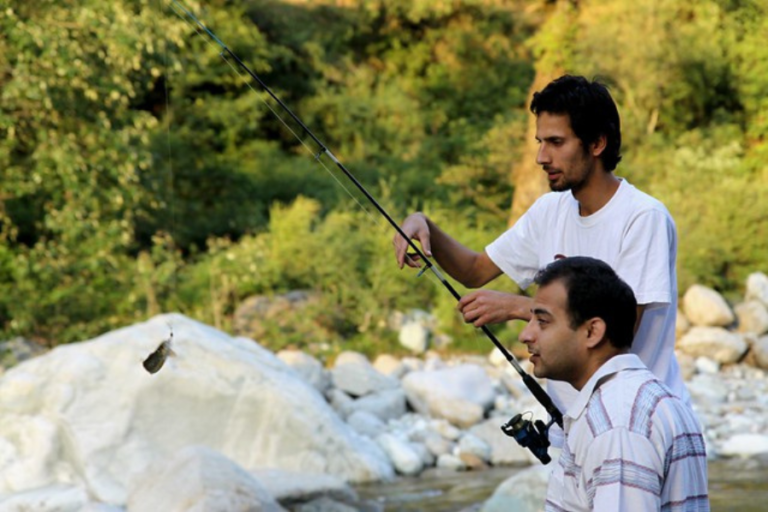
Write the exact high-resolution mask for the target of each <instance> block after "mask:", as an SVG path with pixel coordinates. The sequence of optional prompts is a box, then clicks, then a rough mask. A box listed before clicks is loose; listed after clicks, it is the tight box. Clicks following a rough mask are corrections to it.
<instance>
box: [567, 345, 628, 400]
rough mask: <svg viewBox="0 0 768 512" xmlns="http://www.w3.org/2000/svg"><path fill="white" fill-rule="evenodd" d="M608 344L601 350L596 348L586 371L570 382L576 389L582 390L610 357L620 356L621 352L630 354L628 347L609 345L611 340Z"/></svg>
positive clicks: (586, 366)
mask: <svg viewBox="0 0 768 512" xmlns="http://www.w3.org/2000/svg"><path fill="white" fill-rule="evenodd" d="M605 344H606V346H605V347H603V348H602V349H601V350H596V351H595V352H593V354H592V357H590V359H589V361H588V362H587V364H586V365H585V371H584V372H582V374H581V376H580V378H578V379H577V380H574V381H572V382H570V384H571V386H573V387H574V389H576V391H581V390H582V388H584V386H585V385H586V384H587V382H589V379H591V378H592V376H593V375H594V374H595V372H597V370H599V369H600V367H601V366H603V365H604V364H605V363H607V362H608V360H609V359H611V358H612V357H614V356H619V355H621V354H628V353H629V350H627V349H618V348H616V347H614V346H613V345H610V346H608V345H609V342H607V341H606V342H605Z"/></svg>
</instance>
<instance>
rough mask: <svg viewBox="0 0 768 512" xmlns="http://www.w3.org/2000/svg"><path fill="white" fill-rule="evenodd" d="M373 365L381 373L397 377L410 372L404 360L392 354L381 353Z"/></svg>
mask: <svg viewBox="0 0 768 512" xmlns="http://www.w3.org/2000/svg"><path fill="white" fill-rule="evenodd" d="M373 367H374V368H375V369H376V370H377V371H378V372H380V373H382V374H384V375H387V376H389V377H394V378H396V379H399V378H401V377H402V376H403V375H405V374H406V373H407V372H408V368H407V367H406V366H405V364H403V362H402V361H401V360H400V359H398V358H396V357H395V356H393V355H390V354H380V355H378V356H376V359H374V361H373Z"/></svg>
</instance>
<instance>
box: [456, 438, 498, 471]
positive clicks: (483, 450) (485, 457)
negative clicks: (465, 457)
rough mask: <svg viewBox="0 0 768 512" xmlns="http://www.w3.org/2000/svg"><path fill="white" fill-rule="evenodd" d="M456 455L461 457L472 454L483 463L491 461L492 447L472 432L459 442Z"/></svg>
mask: <svg viewBox="0 0 768 512" xmlns="http://www.w3.org/2000/svg"><path fill="white" fill-rule="evenodd" d="M456 453H457V454H458V455H459V456H460V457H461V455H462V454H471V455H474V456H475V457H477V458H479V459H480V460H482V461H483V462H489V461H490V460H491V446H490V445H489V444H488V443H486V442H485V441H484V440H483V439H481V438H480V437H478V436H476V435H474V434H472V433H471V432H467V433H465V434H464V435H463V436H461V437H460V438H459V442H458V443H457V445H456ZM468 465H469V464H468Z"/></svg>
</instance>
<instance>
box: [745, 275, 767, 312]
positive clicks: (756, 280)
mask: <svg viewBox="0 0 768 512" xmlns="http://www.w3.org/2000/svg"><path fill="white" fill-rule="evenodd" d="M744 298H745V299H746V300H757V301H760V302H762V303H763V305H764V306H766V307H768V276H766V275H765V274H763V273H762V272H754V273H752V274H750V275H749V277H747V290H746V293H745V295H744Z"/></svg>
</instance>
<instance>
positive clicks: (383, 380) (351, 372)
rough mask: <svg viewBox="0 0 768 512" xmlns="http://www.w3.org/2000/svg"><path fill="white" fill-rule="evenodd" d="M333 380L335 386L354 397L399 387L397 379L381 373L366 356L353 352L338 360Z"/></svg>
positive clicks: (346, 353)
mask: <svg viewBox="0 0 768 512" xmlns="http://www.w3.org/2000/svg"><path fill="white" fill-rule="evenodd" d="M331 378H332V380H333V384H334V386H336V387H337V388H339V389H341V390H342V391H344V392H346V393H348V394H350V395H352V396H353V397H360V396H364V395H367V394H369V393H373V392H374V391H381V390H384V389H395V388H398V387H399V383H398V381H397V379H395V378H393V377H388V376H386V375H383V374H381V373H379V372H378V371H377V370H376V369H375V368H374V367H373V366H372V365H371V363H370V362H369V361H368V359H367V358H365V356H363V355H362V354H357V353H352V352H344V353H342V354H341V355H340V356H339V357H338V358H337V359H336V363H335V365H334V367H333V369H332V370H331Z"/></svg>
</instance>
